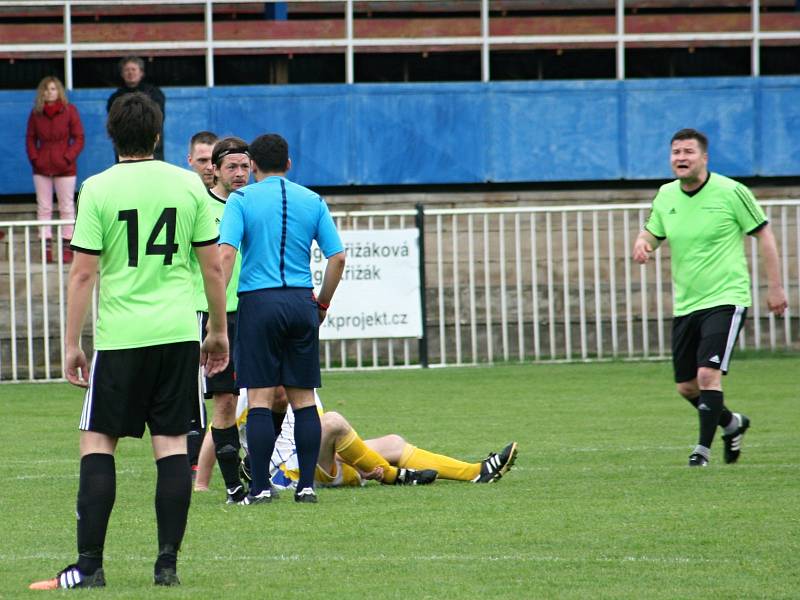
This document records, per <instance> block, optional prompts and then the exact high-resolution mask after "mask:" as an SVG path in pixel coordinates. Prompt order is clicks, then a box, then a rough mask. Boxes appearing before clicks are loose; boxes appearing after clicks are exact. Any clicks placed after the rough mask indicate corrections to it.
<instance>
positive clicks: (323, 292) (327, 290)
mask: <svg viewBox="0 0 800 600" xmlns="http://www.w3.org/2000/svg"><path fill="white" fill-rule="evenodd" d="M344 263H345V253H344V251H342V252H337V253H336V254H334V255H332V256H330V257H328V264H327V265H326V266H325V274H324V275H323V277H322V287H321V288H320V290H319V295H318V296H317V302H318V303H319V304H320V307H319V322H320V323H322V322H323V321H324V320H325V315H326V314H327V313H328V309H327V308H323V307H327V306H328V305H329V304H330V303H331V300H332V299H333V294H334V293H335V292H336V288H337V287H338V286H339V282H340V281H341V280H342V273H344Z"/></svg>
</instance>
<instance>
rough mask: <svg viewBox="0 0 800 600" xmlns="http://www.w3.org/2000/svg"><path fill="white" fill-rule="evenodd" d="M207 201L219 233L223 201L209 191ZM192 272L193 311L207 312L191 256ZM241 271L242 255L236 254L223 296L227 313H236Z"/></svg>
mask: <svg viewBox="0 0 800 600" xmlns="http://www.w3.org/2000/svg"><path fill="white" fill-rule="evenodd" d="M206 198H207V200H208V210H209V212H210V213H211V216H212V217H214V223H216V226H217V231H218V232H219V223H220V221H221V220H222V213H223V212H225V200H223V199H222V198H220V197H219V196H217V195H216V194H215V193H214V192H212V191H211V190H208V193H207V194H206ZM191 260H192V271H193V272H194V308H195V310H198V311H202V312H208V299H207V298H206V294H205V291H204V288H203V275H202V274H201V273H200V263H198V262H197V258H196V257H195V256H192V259H191ZM241 270H242V255H241V254H240V253H239V252H237V253H236V262H234V263H233V273H231V280H230V282H229V283H228V289H227V290H226V294H225V310H226V311H227V312H236V309H237V308H238V307H239V296H237V295H236V290H237V289H239V271H241Z"/></svg>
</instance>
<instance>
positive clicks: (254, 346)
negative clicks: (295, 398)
mask: <svg viewBox="0 0 800 600" xmlns="http://www.w3.org/2000/svg"><path fill="white" fill-rule="evenodd" d="M237 321H238V322H237V327H236V342H235V343H234V348H233V359H234V362H235V363H236V377H237V382H238V384H239V387H240V388H264V387H274V386H276V385H288V386H290V387H298V388H308V389H311V388H318V387H321V382H320V374H319V310H318V308H317V303H316V301H315V300H314V296H313V295H312V290H311V289H308V288H269V289H263V290H255V291H252V292H243V293H242V294H240V295H239V314H238V319H237Z"/></svg>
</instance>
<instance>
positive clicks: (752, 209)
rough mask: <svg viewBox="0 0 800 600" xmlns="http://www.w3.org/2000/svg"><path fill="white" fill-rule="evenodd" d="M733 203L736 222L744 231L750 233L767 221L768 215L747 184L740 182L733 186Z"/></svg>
mask: <svg viewBox="0 0 800 600" xmlns="http://www.w3.org/2000/svg"><path fill="white" fill-rule="evenodd" d="M732 204H733V213H734V215H736V222H737V223H738V224H739V227H740V228H741V230H742V231H744V232H746V233H750V232H752V231H754V230H756V229H759V228H760V227H761V226H763V225H764V224H765V223H766V222H767V216H766V215H765V214H764V211H763V209H762V208H761V207H760V206H759V204H758V202H757V201H756V198H755V196H753V192H751V191H750V189H749V188H748V187H747V186H746V185H743V184H741V183H740V184H739V185H737V186H736V187H735V188H733V196H732Z"/></svg>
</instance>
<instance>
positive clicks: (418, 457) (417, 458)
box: [399, 444, 481, 481]
mask: <svg viewBox="0 0 800 600" xmlns="http://www.w3.org/2000/svg"><path fill="white" fill-rule="evenodd" d="M399 464H400V466H401V467H406V468H409V469H417V470H421V469H436V470H437V471H439V479H455V480H457V481H471V480H473V479H475V478H476V477H477V476H478V475H480V472H481V463H465V462H463V461H460V460H456V459H455V458H450V457H449V456H444V455H443V454H434V453H433V452H428V451H427V450H423V449H422V448H417V447H416V446H412V445H411V444H406V447H405V448H404V449H403V454H402V456H401V457H400V463H399Z"/></svg>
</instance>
